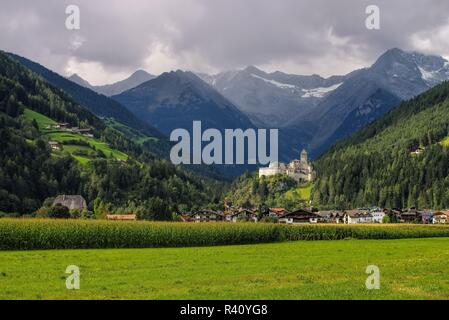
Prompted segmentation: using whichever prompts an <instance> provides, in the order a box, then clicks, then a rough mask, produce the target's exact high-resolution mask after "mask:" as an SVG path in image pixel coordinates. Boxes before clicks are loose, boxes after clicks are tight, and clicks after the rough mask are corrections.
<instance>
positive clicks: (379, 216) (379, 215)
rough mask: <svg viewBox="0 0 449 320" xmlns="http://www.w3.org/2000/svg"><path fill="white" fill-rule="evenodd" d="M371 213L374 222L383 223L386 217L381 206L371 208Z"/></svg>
mask: <svg viewBox="0 0 449 320" xmlns="http://www.w3.org/2000/svg"><path fill="white" fill-rule="evenodd" d="M370 214H371V216H372V220H373V221H372V222H373V223H382V221H383V219H384V217H385V212H384V211H383V210H382V209H380V208H375V209H373V210H370Z"/></svg>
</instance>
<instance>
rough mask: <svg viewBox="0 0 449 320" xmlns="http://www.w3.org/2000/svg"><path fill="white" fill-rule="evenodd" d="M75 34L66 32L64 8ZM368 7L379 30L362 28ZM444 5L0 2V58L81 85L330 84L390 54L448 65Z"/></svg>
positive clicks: (430, 0) (424, 1)
mask: <svg viewBox="0 0 449 320" xmlns="http://www.w3.org/2000/svg"><path fill="white" fill-rule="evenodd" d="M69 5H76V6H78V7H79V9H80V29H79V30H69V29H67V28H66V19H67V17H68V14H66V8H67V6H69ZM369 5H377V6H378V7H379V9H380V29H379V30H369V29H367V28H366V26H365V20H366V19H367V17H368V15H367V14H366V12H365V10H366V7H367V6H369ZM448 12H449V1H447V0H420V1H410V0H394V1H391V0H369V1H365V0H338V1H335V0H326V1H325V0H146V1H142V0H127V1H123V0H95V1H92V0H90V1H88V0H42V1H30V0H0V49H1V50H4V51H9V52H14V53H17V54H19V55H23V56H25V57H27V58H29V59H32V60H34V61H37V62H39V63H41V64H43V65H44V66H46V67H48V68H50V69H52V70H54V71H56V72H58V73H60V74H62V75H64V76H68V75H70V74H72V73H77V74H79V75H80V76H81V77H83V78H84V79H86V80H88V81H89V82H90V83H91V84H94V85H99V84H106V83H112V82H115V81H118V80H121V79H123V78H125V77H127V76H129V75H130V74H131V73H132V72H134V71H135V70H137V69H143V70H146V71H148V72H150V73H152V74H156V75H157V74H160V73H162V72H165V71H170V70H176V69H182V70H191V71H195V72H205V73H217V72H221V71H226V70H233V69H240V68H244V67H246V66H248V65H255V66H257V67H259V68H261V69H263V70H266V71H270V72H272V71H276V70H280V71H283V72H287V73H293V74H319V75H322V76H330V75H336V74H346V73H348V72H351V71H353V70H355V69H358V68H362V67H367V66H369V65H371V64H372V63H373V62H374V61H375V60H376V58H377V57H379V56H380V55H381V54H382V53H383V52H385V51H386V50H388V49H390V48H393V47H398V48H401V49H404V50H408V51H412V50H415V51H419V52H423V53H428V54H437V55H441V56H444V57H449V15H448Z"/></svg>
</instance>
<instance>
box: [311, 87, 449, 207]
mask: <svg viewBox="0 0 449 320" xmlns="http://www.w3.org/2000/svg"><path fill="white" fill-rule="evenodd" d="M448 135H449V83H447V82H445V83H443V84H441V85H439V86H437V87H435V88H433V89H430V90H429V91H427V92H425V93H423V94H422V95H420V96H418V97H416V98H414V99H412V100H410V101H407V102H404V103H402V104H401V105H400V106H399V107H398V108H396V109H393V110H392V111H390V112H388V113H387V114H385V115H384V116H382V117H381V118H380V119H378V120H377V121H375V122H373V123H372V124H370V125H368V126H367V127H365V128H364V129H362V130H360V131H358V132H357V133H356V134H354V135H353V136H351V137H350V138H348V139H346V140H344V141H341V142H340V143H337V144H336V145H335V146H334V147H332V148H331V150H330V151H329V152H327V153H326V154H325V155H323V156H322V157H321V158H320V159H318V160H317V161H316V162H315V167H316V169H317V171H318V180H317V182H316V183H315V188H314V190H313V194H312V199H313V201H314V203H315V204H316V205H320V206H322V207H333V208H348V207H360V206H369V205H378V206H382V207H399V208H404V207H414V206H416V207H419V208H435V209H438V208H447V207H449V192H448V190H449V165H448V164H449V149H448V148H447V143H446V141H445V139H446V138H447V137H448Z"/></svg>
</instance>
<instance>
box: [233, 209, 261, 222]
mask: <svg viewBox="0 0 449 320" xmlns="http://www.w3.org/2000/svg"><path fill="white" fill-rule="evenodd" d="M226 220H227V221H232V222H239V221H245V220H246V221H251V220H252V221H254V222H257V221H258V220H259V219H258V216H257V212H255V211H254V210H250V209H240V210H239V211H238V212H235V213H232V214H230V215H228V216H227V217H226Z"/></svg>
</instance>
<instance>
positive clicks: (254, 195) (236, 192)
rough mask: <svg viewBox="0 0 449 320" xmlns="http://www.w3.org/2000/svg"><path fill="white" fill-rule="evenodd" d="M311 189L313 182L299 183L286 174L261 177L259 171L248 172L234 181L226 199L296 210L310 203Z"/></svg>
mask: <svg viewBox="0 0 449 320" xmlns="http://www.w3.org/2000/svg"><path fill="white" fill-rule="evenodd" d="M311 190H312V184H310V183H297V182H296V181H295V180H293V179H291V178H289V177H288V176H285V175H278V176H273V177H262V178H259V177H258V174H257V173H254V174H249V173H248V174H245V175H243V176H241V177H240V178H239V179H237V180H236V181H234V183H233V184H232V186H231V187H230V190H229V191H228V193H227V194H226V200H227V201H228V202H231V203H232V204H233V205H237V206H244V207H259V206H268V207H283V208H286V209H289V210H294V209H298V208H301V207H304V206H306V205H308V204H309V201H310V192H311Z"/></svg>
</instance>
